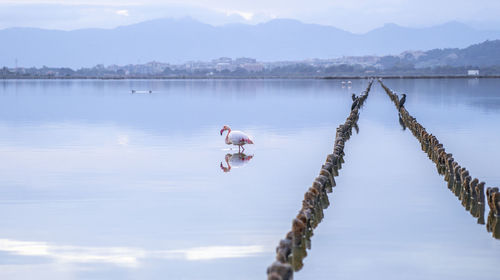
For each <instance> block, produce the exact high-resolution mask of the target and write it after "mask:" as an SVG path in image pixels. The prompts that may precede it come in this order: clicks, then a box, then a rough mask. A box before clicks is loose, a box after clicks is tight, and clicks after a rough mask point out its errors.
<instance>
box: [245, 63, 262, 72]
mask: <svg viewBox="0 0 500 280" xmlns="http://www.w3.org/2000/svg"><path fill="white" fill-rule="evenodd" d="M241 68H243V69H245V70H247V71H248V72H260V71H262V70H264V65H262V64H261V63H245V64H242V65H241Z"/></svg>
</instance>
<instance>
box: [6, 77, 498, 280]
mask: <svg viewBox="0 0 500 280" xmlns="http://www.w3.org/2000/svg"><path fill="white" fill-rule="evenodd" d="M367 83H368V81H367V80H356V81H353V85H352V88H345V87H344V88H343V87H342V85H341V84H340V81H333V80H171V81H160V80H133V81H92V80H84V81H79V80H74V81H36V80H35V81H0V135H1V137H0V158H1V159H2V160H1V161H0V279H16V280H18V279H21V280H22V279H50V280H56V279H265V278H266V274H265V271H266V268H267V266H269V265H270V264H271V263H272V262H273V261H274V257H275V247H276V245H277V244H278V242H279V240H280V239H281V238H283V237H284V235H285V234H286V233H287V232H288V231H289V230H290V228H291V220H292V219H293V218H294V217H295V215H296V214H297V211H298V210H299V209H300V207H301V201H302V198H303V195H304V193H305V191H306V190H307V188H308V187H309V186H310V185H311V183H312V181H313V180H314V178H315V177H316V176H317V175H318V172H319V170H320V167H321V164H322V163H323V162H324V160H325V158H326V155H327V154H328V153H331V151H332V149H333V140H334V136H335V128H336V127H337V126H338V125H339V124H340V123H343V122H344V121H345V118H346V117H347V115H348V113H349V109H350V105H351V94H352V93H357V94H358V93H359V92H361V91H362V90H364V88H365V87H366V85H367ZM384 83H385V84H386V85H387V86H388V87H390V88H392V89H393V90H395V91H396V92H398V93H403V92H404V93H407V95H408V97H407V101H406V108H407V109H408V111H409V112H410V113H411V114H412V115H413V116H414V117H416V118H417V119H418V120H419V122H420V123H421V124H422V125H424V126H425V127H426V128H427V130H428V131H429V132H431V133H433V134H434V135H436V136H437V137H438V139H439V140H440V141H441V142H442V143H444V145H445V148H446V150H447V151H448V152H451V153H453V155H454V158H455V160H457V161H458V162H459V163H460V164H461V165H462V166H465V167H467V168H468V169H469V170H470V172H471V175H472V176H473V177H478V178H479V179H480V180H483V181H485V182H486V185H487V186H500V172H499V168H500V149H499V148H498V144H499V143H500V131H499V129H498V127H499V124H500V80H498V79H483V80H466V79H451V80H385V81H384ZM131 89H136V90H149V89H151V90H153V92H152V93H151V94H142V93H139V94H131V93H130V91H131ZM225 124H227V125H230V126H231V127H232V128H233V129H238V130H243V131H245V132H247V133H248V134H250V135H252V136H253V138H254V142H255V145H251V146H249V147H247V148H246V151H245V154H246V157H245V159H246V160H245V161H241V160H240V159H241V158H239V157H238V155H233V154H236V153H238V149H234V148H231V147H229V146H227V145H225V144H224V137H223V136H220V134H219V131H220V129H221V128H222V126H223V125H225ZM358 124H359V128H360V131H359V134H355V135H353V137H352V138H351V140H349V141H348V142H347V144H346V149H345V153H346V156H345V164H344V165H343V168H342V169H341V170H340V176H339V177H337V178H336V180H337V187H336V188H335V189H334V192H333V193H332V194H330V207H329V208H328V209H326V210H325V218H324V220H323V222H322V223H321V224H320V225H319V226H318V228H317V229H316V230H315V232H314V236H313V237H312V249H311V250H310V251H308V256H307V257H306V258H305V259H304V267H303V269H302V270H301V271H299V272H297V273H296V274H295V279H361V278H366V277H370V279H498V264H499V263H500V240H497V239H495V238H493V237H492V234H491V233H489V232H487V230H486V226H485V225H483V224H478V222H477V219H476V218H474V217H472V216H471V215H470V213H468V212H467V211H466V210H465V209H464V207H463V206H462V205H461V202H460V201H459V200H458V199H457V197H455V195H454V194H453V193H452V192H451V191H450V190H448V188H447V184H446V182H445V181H444V179H443V177H442V176H440V175H438V173H437V171H436V168H435V165H434V163H433V162H431V161H430V160H429V159H428V158H427V155H426V154H425V153H424V152H423V151H422V150H421V149H420V144H419V143H418V141H417V139H415V138H414V137H413V135H412V134H411V132H410V131H408V130H402V128H401V126H400V125H399V122H398V115H397V112H396V109H395V108H394V105H393V104H392V103H391V102H390V100H389V98H388V97H387V95H386V94H385V92H384V91H383V89H382V88H381V87H380V85H379V84H378V83H374V84H373V87H372V91H371V92H370V96H369V98H368V100H367V101H366V103H365V106H364V108H363V109H362V110H361V115H360V120H359V122H358ZM226 158H227V161H228V162H229V164H230V165H231V166H232V168H231V169H230V170H228V163H227V162H226ZM221 165H222V167H223V168H221ZM224 171H229V172H224ZM488 210H489V209H488V207H487V206H486V212H485V215H486V216H487V215H488Z"/></svg>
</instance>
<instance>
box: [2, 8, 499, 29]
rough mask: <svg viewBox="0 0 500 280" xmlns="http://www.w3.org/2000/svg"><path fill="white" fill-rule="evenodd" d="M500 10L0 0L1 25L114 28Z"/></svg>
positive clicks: (490, 17) (367, 21) (371, 19)
mask: <svg viewBox="0 0 500 280" xmlns="http://www.w3.org/2000/svg"><path fill="white" fill-rule="evenodd" d="M499 11H500V1H498V0H476V1H463V0H419V1H416V0H411V1H410V0H350V1H349V0H308V1H303V0H243V1H242V0H239V1H237V0H210V1H208V0H182V1H181V0H142V1H139V0H123V1H113V0H75V1H73V0H66V1H62V0H0V29H4V28H9V27H39V28H47V29H61V30H73V29H80V28H114V27H116V26H120V25H128V24H133V23H137V22H141V21H146V20H151V19H157V18H172V17H173V18H182V17H187V16H188V17H192V18H194V19H196V20H199V21H202V22H205V23H209V24H212V25H222V24H227V23H235V22H238V23H248V24H257V23H260V22H265V21H269V20H271V19H274V18H292V19H297V20H300V21H303V22H306V23H316V24H323V25H331V26H335V27H338V28H341V29H344V30H347V31H351V32H355V33H363V32H367V31H370V30H372V29H374V28H377V27H380V26H383V25H384V24H385V23H396V24H399V25H402V26H408V27H427V26H432V25H438V24H442V23H446V22H449V21H460V22H463V23H466V24H469V25H471V26H473V27H476V28H478V29H495V30H499V29H500V19H499V17H498V13H499Z"/></svg>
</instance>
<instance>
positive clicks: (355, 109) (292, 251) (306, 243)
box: [267, 80, 373, 280]
mask: <svg viewBox="0 0 500 280" xmlns="http://www.w3.org/2000/svg"><path fill="white" fill-rule="evenodd" d="M372 83H373V80H370V81H369V83H368V86H367V87H366V89H365V90H364V91H363V92H362V93H361V94H360V95H359V96H358V97H356V96H354V95H353V104H352V106H351V112H350V114H349V116H348V117H347V119H346V121H345V123H344V124H341V125H340V126H339V127H338V128H337V131H336V135H335V143H334V149H333V153H332V154H329V155H328V156H327V157H326V162H325V164H323V165H322V167H321V170H320V172H319V176H318V177H316V178H315V180H314V182H313V184H312V186H311V187H310V188H309V189H308V190H307V192H306V193H305V194H304V200H303V201H302V208H301V209H300V211H299V213H298V214H297V216H296V218H295V219H293V221H292V230H291V231H289V232H288V233H287V234H286V237H285V239H282V240H281V241H280V243H279V245H278V247H277V248H276V261H275V262H274V263H273V264H272V265H271V266H269V267H268V269H267V276H268V280H290V279H293V273H294V271H299V270H300V269H302V267H303V262H302V260H303V259H304V258H305V257H306V256H307V251H306V249H311V236H312V235H313V230H314V229H315V228H316V227H317V226H318V224H319V223H320V222H321V220H322V219H323V210H324V209H326V208H328V206H329V205H330V202H329V200H328V195H327V194H328V193H331V192H332V191H333V187H335V186H336V183H335V177H336V176H338V175H339V169H341V168H342V163H344V159H343V157H344V155H345V154H344V145H345V142H346V141H347V140H349V138H350V137H351V135H352V129H353V128H354V129H355V130H356V131H359V128H358V125H357V121H358V119H359V109H360V108H361V107H362V106H363V103H364V102H365V100H366V99H367V98H368V93H369V92H370V89H371V86H372Z"/></svg>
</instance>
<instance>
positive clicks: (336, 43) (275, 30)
mask: <svg viewBox="0 0 500 280" xmlns="http://www.w3.org/2000/svg"><path fill="white" fill-rule="evenodd" d="M488 39H490V40H494V39H500V31H479V30H475V29H472V28H470V27H468V26H466V25H464V24H461V23H457V22H451V23H447V24H443V25H439V26H434V27H428V28H420V29H417V28H406V27H401V26H398V25H395V24H387V25H385V26H383V27H381V28H378V29H375V30H372V31H370V32H368V33H365V34H353V33H350V32H347V31H344V30H340V29H337V28H334V27H331V26H323V25H317V24H305V23H302V22H299V21H296V20H289V19H276V20H272V21H269V22H266V23H262V24H257V25H245V24H230V25H224V26H218V27H214V26H211V25H208V24H204V23H201V22H198V21H196V20H193V19H190V18H185V19H180V20H174V19H159V20H152V21H147V22H142V23H138V24H133V25H128V26H122V27H118V28H114V29H81V30H74V31H58V30H43V29H36V28H9V29H4V30H0V42H1V43H0V54H1V55H0V66H1V65H10V66H13V65H14V61H15V60H16V59H17V60H18V61H19V65H21V66H37V67H40V66H43V65H47V66H56V67H72V68H79V67H82V66H93V65H96V64H105V65H110V64H118V65H124V64H129V63H134V64H137V63H144V62H147V61H153V60H156V61H162V62H170V63H181V62H185V61H189V60H205V61H206V60H210V59H213V58H217V57H221V56H228V57H243V56H244V57H253V58H256V59H258V60H261V61H277V60H300V59H307V58H332V57H339V56H344V55H346V56H347V55H349V56H354V55H367V54H370V55H388V54H394V53H401V52H403V51H405V50H430V49H435V48H449V47H451V48H463V47H466V46H468V45H471V44H475V43H478V42H482V41H485V40H488ZM443 51H448V50H443ZM429 56H431V54H429ZM464 57H466V55H465V53H464ZM417 63H420V62H417ZM421 63H425V62H421Z"/></svg>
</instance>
